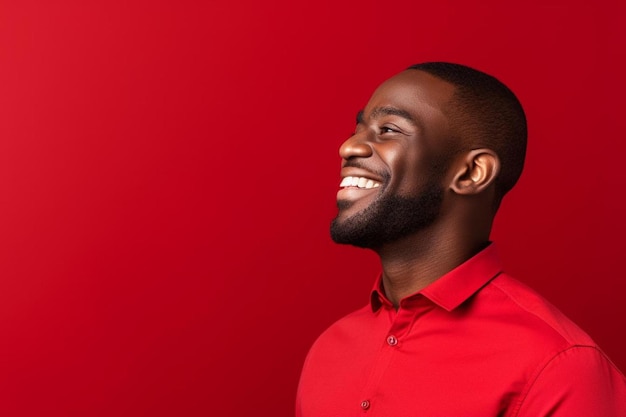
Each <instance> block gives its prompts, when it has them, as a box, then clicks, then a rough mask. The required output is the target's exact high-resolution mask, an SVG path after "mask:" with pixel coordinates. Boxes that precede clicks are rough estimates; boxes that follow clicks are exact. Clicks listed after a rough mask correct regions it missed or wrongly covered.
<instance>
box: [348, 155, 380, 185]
mask: <svg viewBox="0 0 626 417" xmlns="http://www.w3.org/2000/svg"><path fill="white" fill-rule="evenodd" d="M341 167H342V168H358V169H362V170H364V171H368V172H371V173H372V174H375V175H377V176H378V177H380V178H382V179H383V180H385V182H387V181H388V180H389V179H390V178H391V175H390V174H389V173H388V172H387V171H380V170H376V169H372V168H370V167H368V166H367V164H364V163H362V162H361V161H358V160H355V159H349V160H347V161H345V162H344V163H343V164H342V165H341Z"/></svg>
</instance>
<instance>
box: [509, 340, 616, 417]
mask: <svg viewBox="0 0 626 417" xmlns="http://www.w3.org/2000/svg"><path fill="white" fill-rule="evenodd" d="M579 348H585V349H593V350H595V351H596V352H598V353H599V354H600V355H601V356H602V357H603V358H606V355H605V354H604V352H602V350H600V349H599V348H598V347H597V346H593V345H571V346H568V347H567V348H565V349H563V350H561V351H559V352H557V353H556V354H554V355H553V356H552V357H550V358H549V359H548V360H547V361H545V362H544V363H543V365H541V366H539V367H538V368H537V370H536V371H535V372H534V376H533V377H532V378H530V379H529V382H528V383H527V384H526V387H525V388H524V390H523V391H522V396H521V397H520V401H519V402H518V404H517V407H516V410H515V414H513V417H518V416H519V413H520V411H521V410H522V406H523V405H524V403H525V401H526V399H527V398H528V395H529V394H530V391H532V389H533V387H534V386H535V383H536V382H537V381H538V380H539V377H540V376H541V375H542V374H543V371H545V369H546V368H547V367H548V366H549V365H550V364H551V363H552V362H554V361H555V360H556V359H557V358H558V357H559V356H561V355H563V354H564V353H565V352H568V351H570V350H572V349H579ZM609 362H610V361H609ZM611 365H612V366H613V367H614V365H613V364H612V363H611Z"/></svg>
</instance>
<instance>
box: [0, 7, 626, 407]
mask: <svg viewBox="0 0 626 417" xmlns="http://www.w3.org/2000/svg"><path fill="white" fill-rule="evenodd" d="M127 3H130V4H127ZM459 3H460V2H459ZM541 3H542V4H541V5H540V4H539V2H537V4H535V5H533V4H532V2H530V3H528V2H524V3H523V4H522V3H520V6H506V7H505V6H501V5H498V3H496V2H494V4H487V3H483V4H482V5H481V4H479V5H472V6H469V5H465V6H460V5H456V4H455V2H451V1H432V2H418V1H414V0H411V1H409V0H406V1H391V2H390V1H385V2H381V1H362V0H360V1H346V2H337V1H328V0H322V1H316V2H293V1H288V0H276V1H270V2H261V1H252V0H246V1H244V2H226V1H224V0H209V1H204V2H200V1H197V2H194V1H134V2H109V1H89V2H85V1H54V2H52V1H44V0H41V1H38V2H37V1H24V0H21V1H3V2H1V3H0V266H1V274H2V275H1V279H0V335H1V340H2V342H1V343H0V375H1V376H0V378H1V379H0V380H1V381H2V384H1V386H0V414H1V415H3V416H36V415H37V416H41V415H46V416H111V415H116V416H137V415H149V416H175V415H185V416H241V417H243V416H252V415H261V416H265V415H267V416H270V415H271V416H290V415H292V414H293V412H292V410H293V398H294V395H295V390H296V385H297V380H298V374H299V371H300V367H301V364H302V361H303V359H304V356H305V354H306V351H307V349H308V347H309V346H310V344H311V343H312V342H313V340H314V339H315V337H316V336H317V335H318V334H319V333H320V332H321V331H322V330H323V329H324V328H325V327H327V326H328V325H329V324H330V323H331V322H332V321H334V320H335V319H337V318H339V317H340V316H342V315H343V314H345V313H347V312H349V311H351V310H353V309H355V308H357V307H359V306H361V305H363V304H364V303H365V302H366V301H367V294H368V291H369V289H370V286H371V283H372V281H373V279H374V278H375V276H376V274H377V273H378V266H377V261H376V258H375V257H374V256H373V255H372V254H371V253H368V252H364V251H359V250H356V249H352V248H349V247H340V246H336V245H334V244H333V243H332V242H331V241H330V238H329V237H328V231H327V229H328V224H329V222H330V220H331V218H332V217H333V215H334V211H335V208H334V196H335V193H336V190H337V186H338V181H339V179H338V166H339V157H338V155H337V148H338V146H339V144H340V143H341V142H342V141H343V139H344V138H345V137H346V136H347V135H348V134H349V133H350V132H351V131H352V129H353V125H354V115H355V113H356V111H357V110H359V109H360V108H361V107H362V106H363V105H364V104H365V102H366V101H367V99H368V97H369V95H370V93H371V92H372V90H373V88H374V87H375V86H376V85H378V84H379V83H380V82H381V81H382V80H384V79H385V78H387V77H389V76H391V75H392V74H394V73H396V72H398V71H400V70H402V69H403V68H404V67H406V66H408V65H410V64H412V63H415V62H421V61H427V60H450V61H455V62H460V63H465V64H468V65H471V66H475V67H477V68H479V69H483V70H485V71H487V72H490V73H492V74H494V75H496V76H497V77H498V78H500V79H501V80H502V81H504V82H505V83H507V84H508V85H509V86H510V87H511V88H512V89H513V90H514V91H516V92H517V94H518V95H519V97H520V99H521V101H522V102H523V104H524V105H525V108H526V110H527V114H528V118H529V124H530V144H529V152H528V162H527V166H526V172H525V173H524V175H523V177H522V180H521V181H520V183H519V184H518V187H517V189H516V190H515V191H514V192H513V193H512V194H511V195H510V196H509V197H508V199H507V200H505V203H504V205H503V207H502V210H501V213H500V214H499V217H498V219H497V222H496V228H495V230H494V239H496V240H497V241H498V242H499V244H500V246H501V252H503V256H504V258H505V264H506V265H507V269H508V270H509V271H510V272H511V273H513V274H514V275H515V276H517V277H518V278H519V279H521V280H522V281H525V282H527V283H528V284H529V285H531V286H533V287H535V288H536V289H538V290H539V291H540V292H541V293H543V294H544V295H545V296H546V297H547V298H549V299H550V300H552V301H553V303H554V304H556V305H557V306H559V307H560V308H561V309H562V310H564V311H565V312H566V313H567V314H568V315H569V316H571V317H572V318H573V319H574V320H575V321H577V322H578V323H579V324H580V325H581V326H582V327H583V328H584V329H586V330H587V331H588V332H589V333H590V334H591V335H592V337H594V338H595V339H596V340H597V341H598V343H599V344H600V345H601V346H602V347H603V348H604V349H605V350H606V351H607V352H608V354H609V355H610V356H611V357H612V358H613V359H614V361H615V362H616V363H617V364H618V366H619V367H620V368H621V369H626V353H625V352H626V336H624V327H625V326H624V324H625V322H626V302H624V292H625V291H626V284H625V281H626V279H625V277H624V273H623V270H622V266H621V261H622V259H621V256H623V255H622V251H623V249H624V244H623V238H624V236H625V235H626V221H625V220H624V218H623V215H624V213H625V212H626V203H625V202H624V199H623V196H622V195H621V194H622V187H623V185H624V180H625V179H626V178H625V175H624V167H623V164H624V154H625V153H626V141H625V140H624V132H625V131H626V122H625V121H626V118H625V117H624V114H623V112H624V105H623V101H624V97H625V96H626V88H625V83H624V74H625V73H626V66H625V65H624V63H623V62H624V60H625V59H624V58H626V57H625V56H624V55H625V51H626V48H625V47H624V45H625V44H626V43H625V40H626V39H625V30H624V26H623V22H624V19H625V18H626V15H625V13H624V6H619V5H618V3H622V2H618V1H615V2H610V1H608V0H599V1H595V2H593V3H589V2H583V1H572V0H569V1H550V2H541Z"/></svg>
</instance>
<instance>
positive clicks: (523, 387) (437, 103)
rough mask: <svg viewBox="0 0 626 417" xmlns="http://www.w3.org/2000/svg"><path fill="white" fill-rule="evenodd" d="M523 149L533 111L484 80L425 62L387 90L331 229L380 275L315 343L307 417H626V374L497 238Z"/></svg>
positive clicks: (350, 148)
mask: <svg viewBox="0 0 626 417" xmlns="http://www.w3.org/2000/svg"><path fill="white" fill-rule="evenodd" d="M525 151H526V119H525V116H524V112H523V110H522V107H521V105H520V103H519V102H518V100H517V98H516V97H515V96H514V94H513V93H512V92H511V91H510V90H509V89H508V88H507V87H506V86H504V85H503V84H502V83H500V82H499V81H498V80H496V79H495V78H493V77H491V76H489V75H487V74H484V73H482V72H479V71H476V70H474V69H471V68H468V67H465V66H462V65H457V64H449V63H424V64H418V65H414V66H412V67H410V68H409V69H407V70H406V71H404V72H401V73H400V74H398V75H396V76H394V77H392V78H391V79H389V80H387V81H385V82H384V83H383V84H382V85H381V86H380V87H379V88H378V89H377V90H376V91H375V92H374V94H373V96H372V97H371V99H370V101H369V102H368V104H367V106H366V107H365V108H364V109H363V110H362V111H361V112H359V115H358V117H357V127H356V131H355V133H354V135H353V136H352V137H350V138H349V139H348V140H346V142H344V144H343V145H342V146H341V148H340V150H339V153H340V155H341V158H342V168H341V177H342V180H341V185H340V188H341V189H340V190H339V192H338V193H337V205H338V208H339V212H338V214H337V217H336V218H335V219H334V220H333V222H332V226H331V235H332V238H333V240H335V242H337V243H345V244H351V245H355V246H359V247H363V248H369V249H372V250H374V251H375V252H376V253H377V254H378V255H379V257H380V261H381V266H382V274H381V275H380V278H379V279H378V281H377V282H376V283H375V286H374V289H373V291H372V295H371V299H370V303H369V304H368V305H367V306H365V307H364V308H362V309H360V310H358V311H356V312H354V313H352V314H350V315H348V316H347V317H344V318H343V319H341V320H340V321H338V322H337V323H335V324H334V325H332V326H331V327H330V328H329V329H328V330H327V331H326V332H324V333H323V334H322V335H321V336H320V337H319V339H318V340H317V341H316V342H315V344H314V345H313V347H312V348H311V350H310V352H309V354H308V356H307V359H306V362H305V364H304V368H303V371H302V376H301V380H300V386H299V389H298V398H297V411H296V415H297V416H298V417H331V416H333V417H334V416H341V417H349V416H367V415H369V416H385V417H404V416H426V417H472V416H477V417H478V416H480V417H487V416H507V417H510V416H516V417H540V416H556V417H560V416H562V417H565V416H567V417H573V416H586V417H588V416H598V417H600V416H602V417H618V416H621V417H624V416H626V379H625V378H624V375H623V374H621V373H620V371H619V370H618V369H616V367H615V366H614V365H613V364H612V363H611V361H610V360H609V359H608V358H607V357H606V356H605V355H604V353H603V352H602V351H601V350H600V349H599V348H598V347H597V346H596V344H595V343H594V342H593V341H592V340H591V338H590V337H589V336H587V335H586V334H585V333H584V332H583V331H582V330H580V329H579V328H578V327H577V326H576V325H575V324H573V323H572V322H571V321H569V320H568V319H567V318H566V317H565V316H564V315H563V314H562V313H560V312H559V311H558V310H557V309H556V308H555V307H553V306H552V305H551V304H549V303H548V302H547V301H545V300H544V299H542V298H541V297H540V296H539V295H537V294H536V293H535V292H533V291H532V290H530V289H529V288H527V287H525V286H524V285H523V284H521V283H519V282H518V281H515V280H514V279H513V278H511V277H510V276H508V275H507V274H506V273H505V272H503V271H502V268H501V265H500V262H499V260H498V255H497V250H496V247H495V244H494V243H491V242H490V241H489V235H490V231H491V226H492V222H493V219H494V216H495V214H496V211H497V209H498V207H499V204H500V201H501V199H502V197H503V196H504V195H505V194H506V193H507V192H508V191H509V190H510V189H511V188H512V187H513V186H514V184H515V183H516V181H517V179H518V178H519V176H520V174H521V172H522V167H523V163H524V155H525Z"/></svg>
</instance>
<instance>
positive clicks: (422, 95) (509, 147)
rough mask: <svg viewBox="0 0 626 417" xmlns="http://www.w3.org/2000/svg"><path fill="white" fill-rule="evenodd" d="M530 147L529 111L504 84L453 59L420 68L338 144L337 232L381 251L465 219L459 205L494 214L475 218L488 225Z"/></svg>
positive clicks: (394, 81) (382, 91) (384, 94)
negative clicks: (448, 218) (451, 218)
mask: <svg viewBox="0 0 626 417" xmlns="http://www.w3.org/2000/svg"><path fill="white" fill-rule="evenodd" d="M525 149H526V121H525V117H524V112H523V110H522V108H521V105H520V104H519V102H518V101H517V99H516V98H515V96H514V95H513V93H511V91H510V90H509V89H508V88H507V87H505V86H504V85H503V84H502V83H500V82H499V81H497V80H496V79H495V78H493V77H491V76H489V75H487V74H484V73H482V72H479V71H476V70H473V69H471V68H468V67H465V66H461V65H457V64H448V63H424V64H418V65H414V66H412V67H410V68H409V69H407V70H406V71H404V72H401V73H400V74H398V75H396V76H394V77H392V78H390V79H389V80H387V81H385V82H384V83H383V84H382V85H381V86H380V87H379V88H378V89H377V90H376V91H375V92H374V94H373V95H372V97H371V99H370V101H369V102H368V104H367V106H366V107H365V108H364V109H363V110H362V111H361V112H359V115H358V116H357V127H356V130H355V133H354V135H353V136H351V137H350V138H349V139H348V140H346V142H344V144H343V145H342V146H341V148H340V155H341V157H342V159H343V163H342V171H341V176H342V185H341V187H342V189H341V190H340V191H339V192H338V194H337V202H338V207H339V213H338V215H337V217H336V218H335V220H333V223H332V226H331V235H332V237H333V239H334V240H335V241H336V242H338V243H349V244H353V245H356V246H361V247H368V248H374V249H375V248H377V247H379V246H382V245H384V244H386V243H390V242H394V241H396V240H398V239H401V238H404V237H406V236H409V235H413V234H415V233H417V232H419V231H422V230H425V229H428V228H432V227H433V225H436V224H437V223H438V222H440V221H442V218H445V217H446V216H448V215H454V216H456V217H459V209H458V207H461V206H463V209H464V210H466V209H469V210H474V211H481V210H482V211H488V213H477V215H482V216H488V217H489V224H490V222H491V219H492V218H493V215H494V214H495V210H496V209H497V206H498V205H499V202H500V200H501V198H502V196H503V195H504V194H505V193H506V192H507V191H509V190H510V189H511V188H512V187H513V185H514V184H515V182H516V181H517V179H518V178H519V175H520V174H521V171H522V167H523V161H524V154H525ZM479 201H480V204H478V203H477V202H479ZM485 202H489V205H488V207H490V209H488V210H484V207H485V206H486V205H485ZM455 207H457V209H456V211H455V209H454V208H455ZM479 207H482V208H481V209H479ZM466 211H467V210H466ZM450 213H456V214H450ZM462 216H463V215H462ZM470 217H471V216H469V217H468V218H470Z"/></svg>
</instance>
